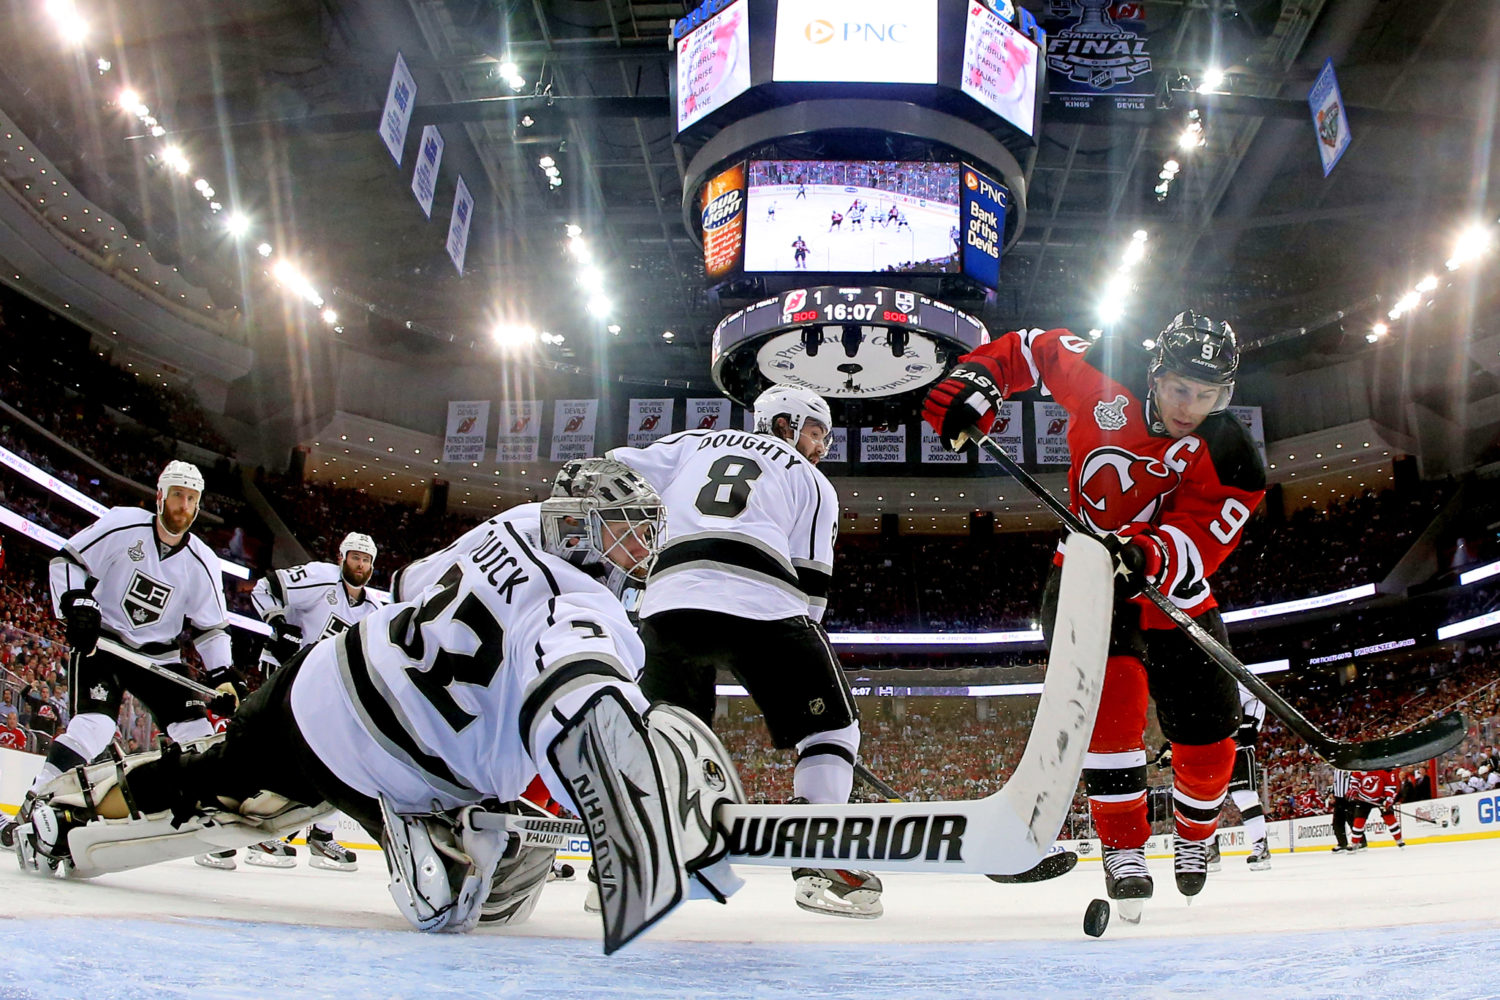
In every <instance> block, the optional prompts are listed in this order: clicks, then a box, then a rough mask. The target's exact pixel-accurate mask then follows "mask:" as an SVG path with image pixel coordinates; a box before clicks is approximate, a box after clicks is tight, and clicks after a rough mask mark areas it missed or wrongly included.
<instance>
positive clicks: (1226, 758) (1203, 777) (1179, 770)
mask: <svg viewBox="0 0 1500 1000" xmlns="http://www.w3.org/2000/svg"><path fill="white" fill-rule="evenodd" d="M1233 769H1234V739H1233V738H1232V737H1226V738H1225V739H1222V740H1220V741H1219V742H1217V743H1208V744H1204V745H1199V746H1194V745H1189V744H1186V743H1173V744H1172V775H1173V778H1174V781H1173V788H1172V805H1173V807H1174V811H1175V814H1176V817H1177V835H1178V836H1180V837H1182V838H1183V839H1185V840H1207V839H1208V838H1209V837H1212V836H1213V834H1214V830H1216V829H1218V826H1219V809H1220V808H1221V807H1222V806H1223V805H1224V793H1225V791H1226V790H1227V789H1228V788H1229V774H1230V772H1231V771H1232V770H1233Z"/></svg>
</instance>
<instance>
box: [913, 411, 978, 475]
mask: <svg viewBox="0 0 1500 1000" xmlns="http://www.w3.org/2000/svg"><path fill="white" fill-rule="evenodd" d="M921 426H922V464H923V465H928V464H934V463H935V464H940V465H967V464H969V449H967V448H964V449H963V450H961V451H953V450H952V449H951V448H949V447H948V446H947V445H945V444H943V439H942V438H940V437H938V435H937V431H935V430H933V429H932V428H931V427H929V426H928V424H927V421H925V420H923V421H921Z"/></svg>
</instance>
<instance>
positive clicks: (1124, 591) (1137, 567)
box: [1100, 521, 1172, 598]
mask: <svg viewBox="0 0 1500 1000" xmlns="http://www.w3.org/2000/svg"><path fill="white" fill-rule="evenodd" d="M1100 541H1102V542H1103V543H1104V547H1105V548H1107V549H1109V554H1110V555H1111V556H1112V557H1113V558H1114V563H1115V593H1116V594H1118V595H1119V596H1120V597H1123V598H1131V597H1139V596H1140V594H1141V591H1143V590H1145V589H1146V586H1147V584H1149V585H1151V586H1153V587H1160V586H1161V585H1162V584H1163V583H1165V582H1166V581H1167V580H1170V579H1171V578H1172V549H1171V546H1169V545H1168V544H1167V543H1166V541H1165V540H1164V539H1163V538H1162V537H1161V535H1159V534H1157V533H1156V529H1155V528H1153V527H1151V525H1149V524H1147V523H1146V522H1144V521H1133V522H1131V523H1130V524H1127V525H1125V526H1124V527H1122V528H1121V529H1120V530H1119V531H1117V532H1115V533H1114V534H1112V535H1105V536H1103V537H1102V538H1101V539H1100Z"/></svg>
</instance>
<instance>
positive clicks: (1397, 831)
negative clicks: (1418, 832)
mask: <svg viewBox="0 0 1500 1000" xmlns="http://www.w3.org/2000/svg"><path fill="white" fill-rule="evenodd" d="M1380 818H1381V819H1383V820H1385V828H1386V831H1387V832H1388V833H1390V835H1391V836H1392V837H1394V838H1396V843H1398V844H1399V843H1401V815H1400V813H1397V812H1394V811H1392V812H1383V813H1381V814H1380Z"/></svg>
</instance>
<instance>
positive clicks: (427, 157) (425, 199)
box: [411, 125, 443, 219]
mask: <svg viewBox="0 0 1500 1000" xmlns="http://www.w3.org/2000/svg"><path fill="white" fill-rule="evenodd" d="M442 162H443V133H441V132H439V131H438V130H437V126H436V125H428V126H426V127H424V128H423V129H422V142H421V145H419V146H418V147H417V169H416V170H415V171H414V172H413V173H412V175H411V193H412V194H414V195H416V196H417V204H418V205H421V206H422V214H423V215H425V216H427V217H428V218H429V219H430V218H432V193H433V191H435V190H436V189H437V179H438V164H440V163H442Z"/></svg>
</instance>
